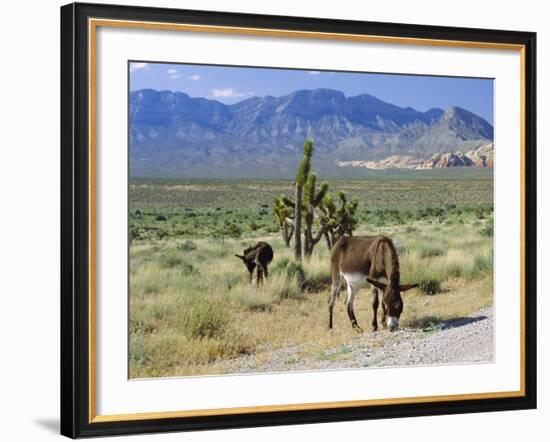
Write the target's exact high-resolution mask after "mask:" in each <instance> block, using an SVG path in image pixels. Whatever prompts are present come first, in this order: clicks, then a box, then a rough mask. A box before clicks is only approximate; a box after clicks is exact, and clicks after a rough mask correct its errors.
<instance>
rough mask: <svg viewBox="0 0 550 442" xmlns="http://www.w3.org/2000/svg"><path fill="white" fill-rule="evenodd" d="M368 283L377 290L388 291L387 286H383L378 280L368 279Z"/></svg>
mask: <svg viewBox="0 0 550 442" xmlns="http://www.w3.org/2000/svg"><path fill="white" fill-rule="evenodd" d="M367 281H368V282H369V283H370V284H372V285H373V286H375V287H376V288H377V289H380V290H385V289H386V284H383V283H381V282H380V281H377V280H376V279H370V278H367Z"/></svg>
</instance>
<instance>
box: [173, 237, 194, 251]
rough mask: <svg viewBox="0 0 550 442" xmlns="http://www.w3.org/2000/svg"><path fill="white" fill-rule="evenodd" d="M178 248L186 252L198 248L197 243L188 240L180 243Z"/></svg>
mask: <svg viewBox="0 0 550 442" xmlns="http://www.w3.org/2000/svg"><path fill="white" fill-rule="evenodd" d="M177 249H178V250H183V251H184V252H192V251H193V250H197V245H196V244H195V243H194V242H193V241H189V240H187V241H185V242H184V243H183V244H178V246H177Z"/></svg>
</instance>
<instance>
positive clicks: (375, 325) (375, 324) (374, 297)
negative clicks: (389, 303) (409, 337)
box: [372, 287, 379, 331]
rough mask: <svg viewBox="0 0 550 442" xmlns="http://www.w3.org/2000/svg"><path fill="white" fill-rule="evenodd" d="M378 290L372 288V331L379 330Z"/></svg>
mask: <svg viewBox="0 0 550 442" xmlns="http://www.w3.org/2000/svg"><path fill="white" fill-rule="evenodd" d="M378 304H379V301H378V289H377V288H376V287H373V288H372V331H376V330H378V322H377V316H378Z"/></svg>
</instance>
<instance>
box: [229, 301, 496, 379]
mask: <svg viewBox="0 0 550 442" xmlns="http://www.w3.org/2000/svg"><path fill="white" fill-rule="evenodd" d="M307 347H308V346H307V345H295V346H290V347H287V348H284V349H279V350H274V351H272V352H268V355H269V356H268V358H267V359H266V360H264V361H262V362H258V361H257V360H256V359H255V358H253V357H244V358H239V359H237V360H234V361H233V363H232V364H231V365H233V367H234V372H241V373H250V372H279V371H290V370H292V371H295V370H319V369H341V368H361V367H388V366H407V365H431V364H460V363H476V362H492V361H493V360H494V309H493V306H490V307H486V308H483V309H481V310H479V311H477V312H475V313H473V314H471V315H468V316H465V317H463V318H457V319H453V320H450V321H445V322H442V323H440V324H437V325H435V326H434V327H431V328H430V329H427V330H418V329H403V330H398V331H396V332H393V333H390V332H389V331H387V330H383V329H381V330H380V331H378V332H365V333H363V334H361V335H358V336H357V337H356V338H354V339H352V340H351V341H349V342H347V343H345V344H343V345H339V346H337V347H334V348H331V349H328V350H325V351H322V352H317V353H313V354H312V353H311V352H308V348H307Z"/></svg>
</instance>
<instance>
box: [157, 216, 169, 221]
mask: <svg viewBox="0 0 550 442" xmlns="http://www.w3.org/2000/svg"><path fill="white" fill-rule="evenodd" d="M166 219H167V218H166V216H165V215H157V216H155V220H156V221H166Z"/></svg>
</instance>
